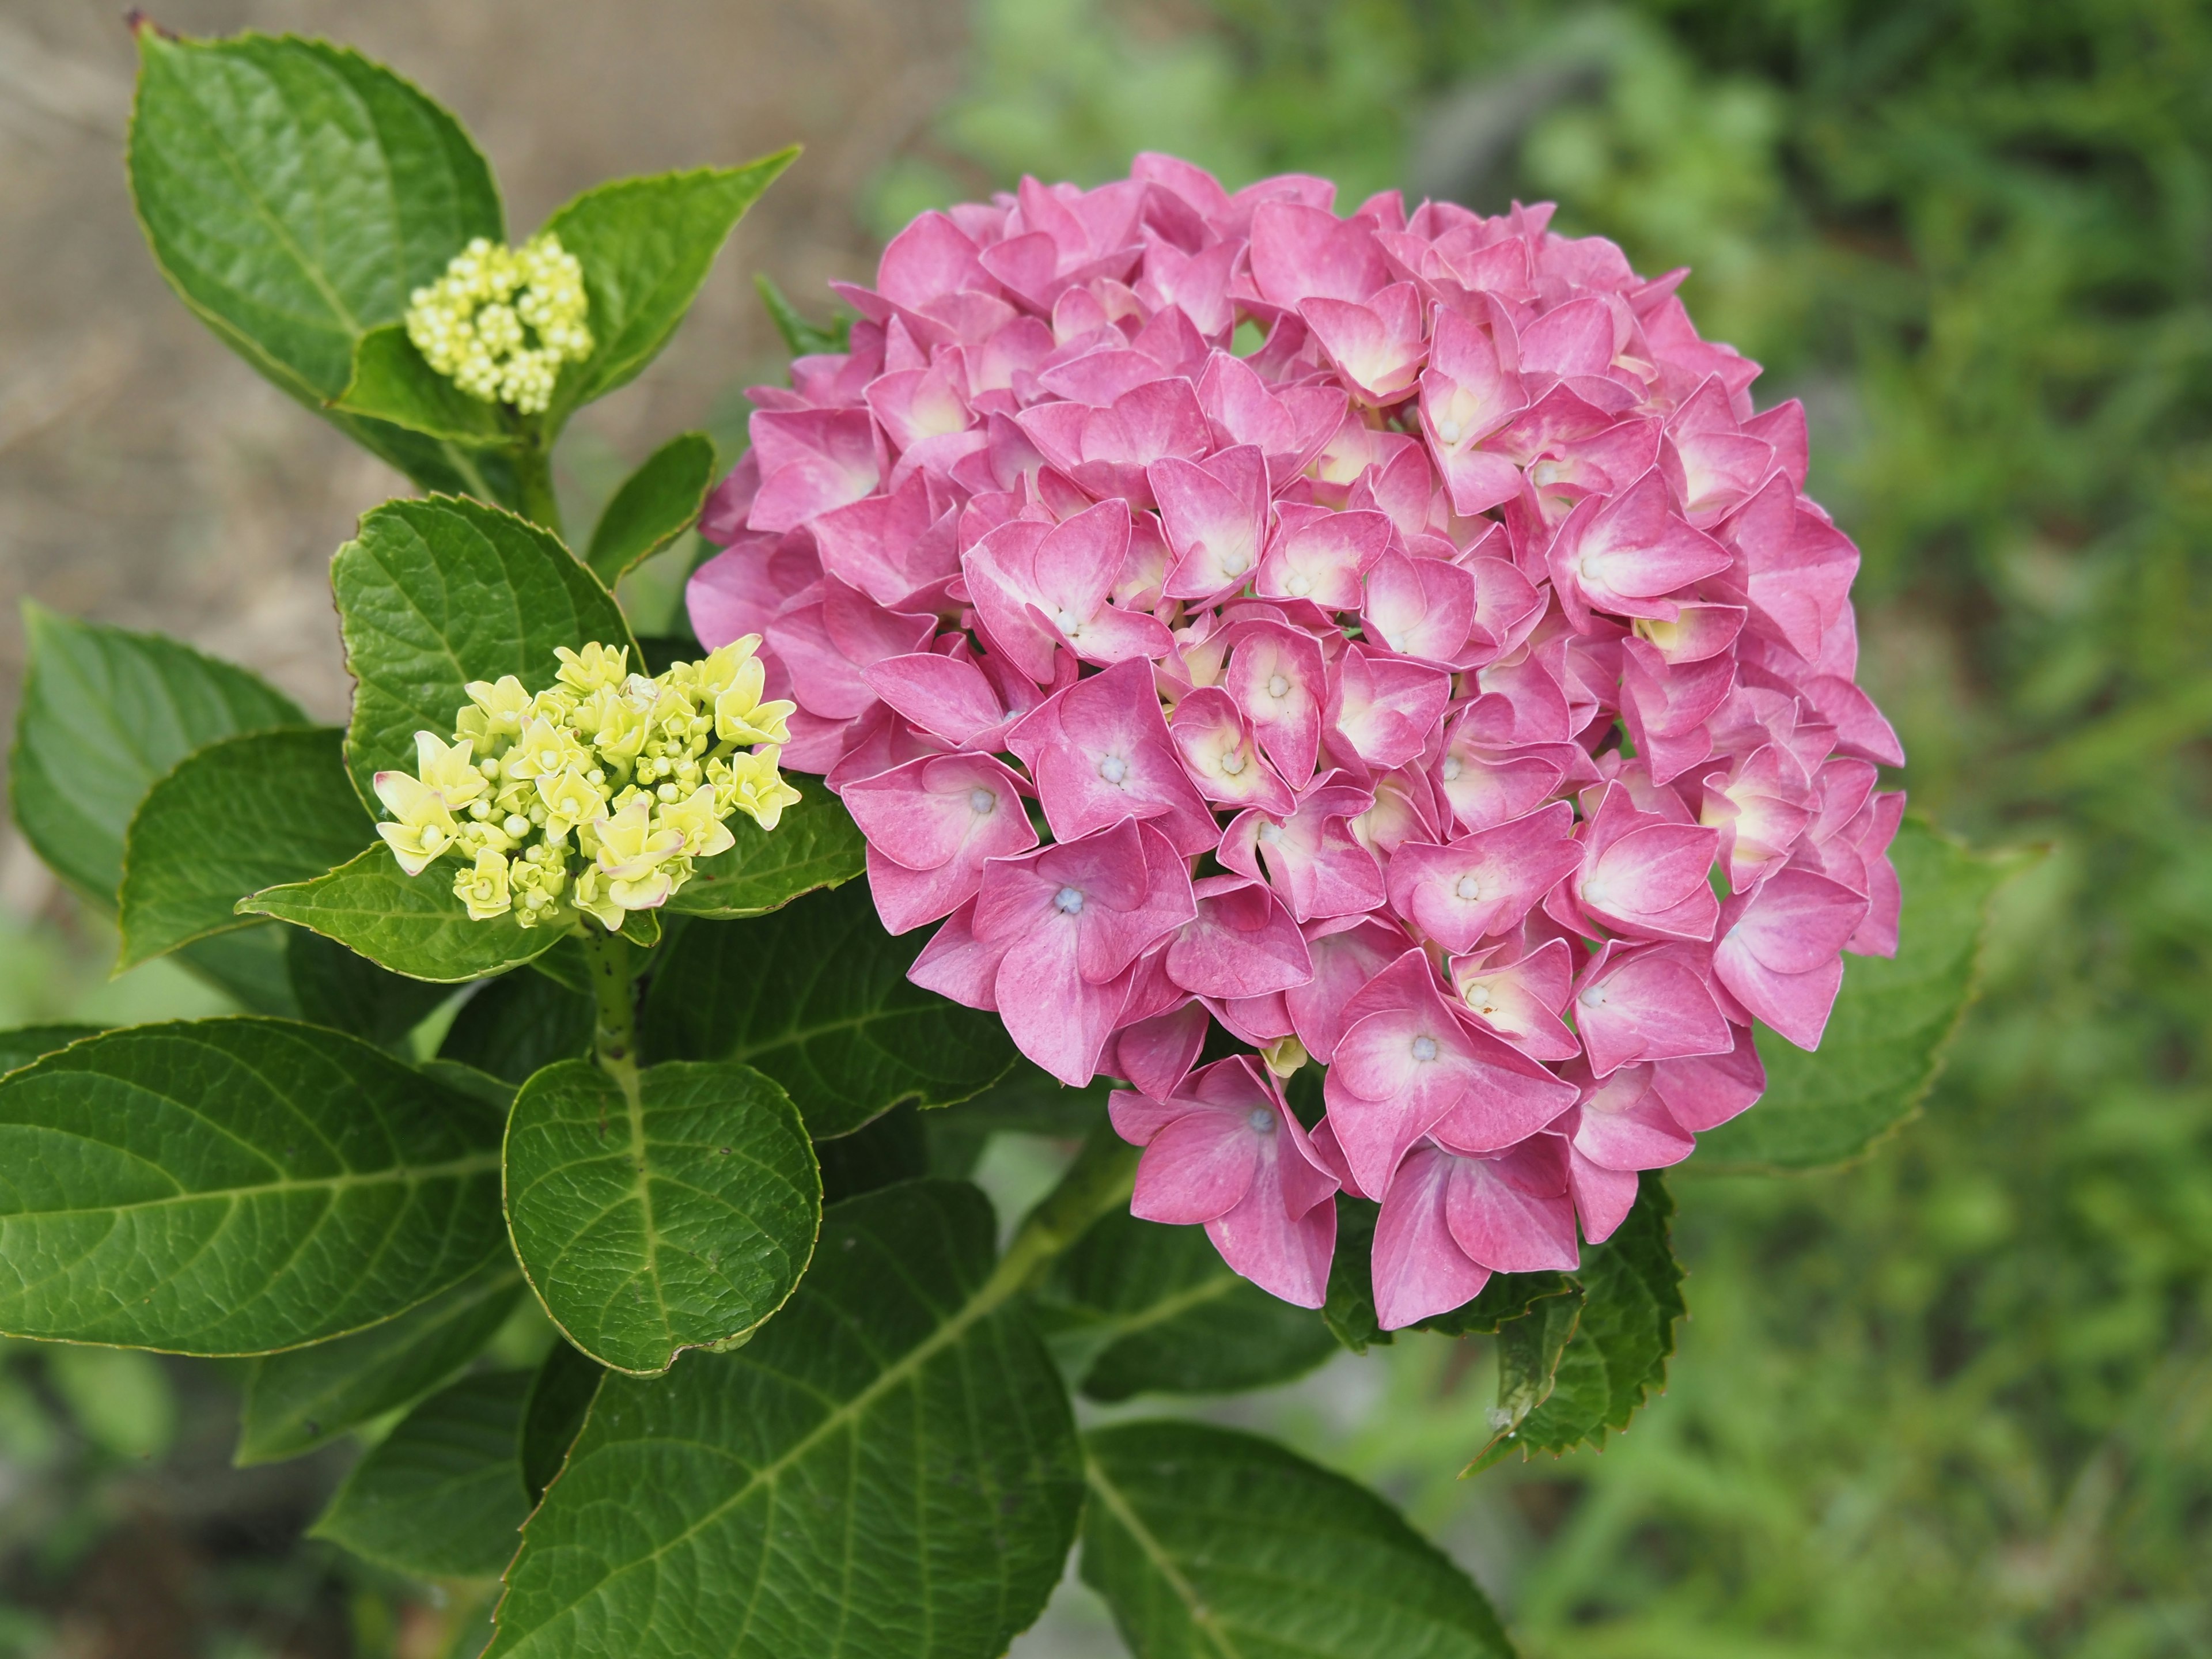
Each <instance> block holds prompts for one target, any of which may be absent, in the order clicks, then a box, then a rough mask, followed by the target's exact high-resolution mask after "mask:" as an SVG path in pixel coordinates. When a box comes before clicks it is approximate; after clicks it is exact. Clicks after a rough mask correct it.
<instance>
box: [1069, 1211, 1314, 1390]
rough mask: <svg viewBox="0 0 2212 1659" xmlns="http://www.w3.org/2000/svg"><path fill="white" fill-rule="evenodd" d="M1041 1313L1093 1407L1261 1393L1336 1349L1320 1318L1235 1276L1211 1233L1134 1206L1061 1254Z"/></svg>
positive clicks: (1106, 1218)
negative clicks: (1153, 1398)
mask: <svg viewBox="0 0 2212 1659" xmlns="http://www.w3.org/2000/svg"><path fill="white" fill-rule="evenodd" d="M1040 1314H1041V1317H1042V1318H1044V1319H1045V1320H1047V1321H1048V1322H1047V1325H1046V1328H1047V1330H1048V1332H1050V1334H1051V1341H1052V1346H1053V1347H1054V1351H1055V1352H1058V1353H1060V1354H1061V1355H1063V1356H1064V1363H1066V1362H1067V1361H1069V1360H1072V1361H1073V1364H1074V1365H1075V1366H1076V1367H1078V1368H1079V1370H1078V1374H1079V1376H1081V1379H1082V1383H1081V1386H1082V1389H1083V1392H1084V1393H1085V1394H1086V1395H1090V1396H1091V1398H1092V1399H1093V1400H1105V1401H1115V1400H1127V1399H1128V1398H1129V1397H1130V1396H1131V1395H1138V1394H1145V1393H1152V1392H1158V1393H1167V1394H1228V1393H1233V1392H1235V1391H1236V1390H1238V1389H1256V1388H1262V1387H1265V1386H1266V1385H1267V1384H1268V1383H1283V1382H1287V1381H1289V1380H1290V1379H1291V1377H1294V1376H1303V1375H1304V1373H1306V1372H1307V1371H1310V1370H1312V1369H1313V1368H1314V1367H1315V1366H1316V1365H1318V1364H1321V1363H1322V1360H1324V1359H1327V1358H1329V1356H1331V1355H1332V1354H1334V1352H1336V1340H1335V1339H1334V1337H1333V1336H1331V1335H1330V1334H1329V1330H1328V1326H1326V1325H1324V1324H1323V1323H1322V1321H1321V1319H1320V1316H1318V1315H1316V1314H1315V1313H1314V1312H1312V1311H1311V1310H1309V1309H1305V1308H1294V1307H1292V1306H1291V1304H1289V1303H1287V1302H1283V1301H1279V1300H1278V1299H1277V1298H1276V1297H1272V1296H1270V1295H1268V1294H1267V1291H1263V1290H1261V1288H1260V1287H1259V1286H1258V1285H1255V1284H1253V1283H1252V1282H1251V1281H1250V1280H1249V1279H1242V1278H1239V1277H1238V1276H1237V1274H1236V1273H1232V1272H1231V1271H1230V1268H1229V1264H1228V1263H1226V1262H1225V1261H1223V1260H1222V1259H1221V1254H1220V1252H1219V1251H1218V1250H1216V1249H1214V1248H1213V1244H1212V1241H1211V1240H1210V1239H1208V1238H1207V1237H1206V1230H1205V1229H1204V1228H1202V1227H1167V1226H1162V1225H1159V1224H1158V1223H1156V1222H1151V1221H1139V1219H1137V1218H1136V1217H1134V1216H1133V1215H1131V1214H1129V1213H1128V1212H1127V1211H1126V1210H1115V1211H1113V1212H1109V1214H1107V1215H1106V1216H1104V1217H1103V1218H1101V1219H1100V1220H1098V1221H1097V1222H1096V1223H1094V1224H1093V1225H1092V1226H1091V1231H1089V1232H1087V1233H1085V1235H1084V1236H1083V1237H1082V1238H1081V1239H1080V1240H1079V1241H1078V1242H1077V1243H1076V1245H1075V1247H1074V1248H1073V1249H1071V1250H1070V1251H1069V1252H1068V1253H1067V1254H1066V1255H1064V1256H1062V1257H1061V1258H1060V1261H1059V1263H1058V1265H1057V1266H1056V1267H1055V1268H1054V1273H1053V1277H1052V1280H1051V1284H1050V1286H1049V1288H1048V1291H1047V1300H1046V1302H1045V1304H1044V1305H1043V1308H1042V1310H1040Z"/></svg>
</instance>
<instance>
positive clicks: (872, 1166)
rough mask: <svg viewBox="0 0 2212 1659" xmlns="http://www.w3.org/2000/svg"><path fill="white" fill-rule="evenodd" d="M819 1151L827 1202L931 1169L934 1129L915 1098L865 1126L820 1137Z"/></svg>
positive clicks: (914, 1178)
mask: <svg viewBox="0 0 2212 1659" xmlns="http://www.w3.org/2000/svg"><path fill="white" fill-rule="evenodd" d="M814 1156H815V1158H816V1159H817V1161H818V1162H819V1163H820V1164H821V1165H822V1201H823V1203H824V1204H836V1203H838V1202H840V1201H842V1200H845V1199H848V1198H858V1197H859V1196H860V1194H862V1193H872V1192H874V1191H876V1190H877V1189H878V1188H882V1187H892V1186H896V1185H897V1184H898V1183H899V1182H902V1181H919V1180H920V1179H921V1177H922V1176H926V1175H927V1174H929V1173H930V1156H929V1130H928V1128H927V1126H926V1125H925V1124H924V1123H923V1121H922V1116H921V1110H920V1109H919V1108H917V1107H916V1106H915V1105H914V1104H913V1103H911V1102H909V1103H908V1104H906V1105H903V1106H894V1107H892V1108H891V1109H890V1111H888V1112H885V1113H884V1115H882V1116H881V1117H879V1118H878V1119H877V1120H876V1121H874V1122H872V1123H871V1124H869V1125H868V1126H867V1127H866V1128H864V1129H855V1130H854V1132H853V1133H851V1134H848V1135H839V1136H837V1137H836V1139H832V1140H822V1141H817V1142H816V1143H815V1146H814Z"/></svg>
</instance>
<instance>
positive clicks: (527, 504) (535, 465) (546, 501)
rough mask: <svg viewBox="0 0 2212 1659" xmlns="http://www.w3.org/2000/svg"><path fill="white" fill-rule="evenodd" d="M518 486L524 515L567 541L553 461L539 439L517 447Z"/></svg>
mask: <svg viewBox="0 0 2212 1659" xmlns="http://www.w3.org/2000/svg"><path fill="white" fill-rule="evenodd" d="M513 453H514V484H515V489H516V490H517V491H518V492H519V493H520V499H521V501H522V516H523V517H524V518H526V519H528V520H531V522H532V523H533V524H541V525H544V526H545V528H546V529H548V530H550V531H551V532H553V533H554V534H555V535H556V536H558V537H560V538H562V540H563V541H566V540H567V539H568V532H566V531H564V530H563V529H562V527H561V503H560V501H559V500H558V499H557V498H556V496H555V495H554V494H553V458H552V456H551V454H550V453H548V452H547V451H546V450H545V448H544V447H543V446H542V445H540V444H539V443H538V442H537V441H536V440H534V439H532V440H526V441H524V442H522V443H520V444H517V445H516V446H515V447H514V451H513Z"/></svg>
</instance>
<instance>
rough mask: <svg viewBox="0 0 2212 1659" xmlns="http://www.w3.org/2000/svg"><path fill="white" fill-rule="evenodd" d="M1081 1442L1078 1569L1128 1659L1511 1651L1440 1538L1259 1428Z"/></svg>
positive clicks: (1138, 1429) (1493, 1655) (1474, 1656)
mask: <svg viewBox="0 0 2212 1659" xmlns="http://www.w3.org/2000/svg"><path fill="white" fill-rule="evenodd" d="M1084 1451H1085V1474H1086V1476H1087V1478H1088V1480H1089V1484H1090V1488H1091V1501H1090V1502H1089V1504H1086V1505H1085V1509H1084V1515H1083V1567H1082V1571H1083V1582H1084V1583H1086V1584H1089V1585H1090V1586H1091V1588H1092V1589H1096V1590H1097V1591H1098V1592H1099V1594H1100V1595H1103V1596H1104V1597H1105V1598H1106V1601H1107V1603H1108V1605H1109V1606H1110V1607H1112V1608H1113V1610H1114V1622H1115V1625H1117V1626H1119V1627H1120V1629H1121V1638H1122V1639H1123V1640H1124V1641H1125V1642H1127V1644H1129V1650H1130V1651H1131V1652H1132V1653H1134V1654H1136V1655H1137V1656H1138V1659H1262V1656H1267V1659H1274V1656H1281V1659H1291V1656H1293V1655H1296V1656H1299V1659H1511V1655H1512V1652H1513V1649H1512V1646H1511V1644H1509V1643H1508V1642H1507V1641H1506V1639H1505V1632H1504V1631H1503V1630H1502V1629H1501V1628H1499V1626H1498V1615H1497V1614H1496V1613H1493V1612H1492V1610H1491V1607H1490V1603H1489V1601H1488V1600H1487V1599H1486V1598H1485V1596H1484V1595H1483V1594H1482V1591H1481V1590H1480V1589H1478V1588H1477V1587H1476V1585H1475V1583H1474V1580H1473V1579H1471V1578H1469V1577H1468V1576H1467V1574H1466V1573H1464V1572H1463V1571H1461V1570H1460V1569H1459V1568H1458V1567H1457V1566H1455V1565H1453V1563H1452V1562H1451V1561H1450V1560H1449V1559H1448V1558H1447V1557H1446V1556H1445V1555H1444V1553H1443V1552H1442V1551H1441V1550H1439V1549H1437V1547H1436V1546H1435V1545H1433V1544H1431V1543H1430V1542H1429V1541H1428V1540H1426V1539H1425V1538H1423V1537H1422V1536H1421V1535H1420V1534H1419V1533H1417V1532H1415V1531H1414V1530H1413V1528H1411V1527H1409V1526H1407V1524H1406V1522H1405V1519H1404V1517H1402V1516H1400V1515H1399V1513H1398V1512H1397V1510H1394V1509H1392V1508H1391V1507H1390V1506H1389V1504H1386V1503H1384V1502H1383V1500H1382V1499H1381V1498H1378V1497H1376V1495H1375V1494H1374V1493H1373V1492H1370V1491H1368V1490H1367V1489H1366V1488H1365V1487H1364V1486H1359V1485H1358V1484H1357V1483H1356V1482H1353V1481H1351V1480H1346V1479H1345V1478H1344V1476H1342V1475H1340V1474H1332V1473H1331V1472H1330V1471H1329V1470H1327V1469H1324V1468H1320V1467H1319V1466H1317V1465H1316V1464H1313V1463H1309V1462H1306V1460H1305V1459H1304V1458H1303V1457H1300V1456H1298V1455H1297V1454H1295V1453H1293V1452H1291V1451H1289V1450H1287V1449H1285V1448H1284V1447H1281V1446H1279V1445H1277V1444H1275V1443H1273V1441H1271V1440H1263V1439H1261V1437H1258V1436H1257V1435H1251V1434H1243V1433H1240V1432H1239V1431H1236V1430H1234V1429H1222V1428H1216V1427H1214V1426H1212V1425H1211V1424H1204V1423H1125V1424H1121V1425H1116V1426H1115V1427H1113V1428H1107V1429H1095V1430H1093V1431H1091V1433H1089V1434H1087V1435H1085V1437H1084Z"/></svg>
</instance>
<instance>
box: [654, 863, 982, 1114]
mask: <svg viewBox="0 0 2212 1659" xmlns="http://www.w3.org/2000/svg"><path fill="white" fill-rule="evenodd" d="M779 833H781V832H779ZM921 940H922V936H921V934H919V933H912V934H908V936H907V937H906V938H904V939H893V938H891V937H890V935H889V934H887V933H884V929H883V924H882V923H881V922H879V921H877V919H876V908H875V905H874V903H873V902H872V900H870V898H869V897H868V893H867V890H866V888H865V887H862V886H860V885H859V884H854V885H852V886H850V887H845V888H840V889H836V890H833V891H830V892H827V893H817V894H815V895H813V896H811V897H809V898H807V899H805V900H803V901H802V902H799V903H797V904H793V905H791V906H789V907H787V908H784V909H781V910H779V911H777V912H776V913H775V915H768V916H762V917H759V918H757V919H756V920H754V921H742V922H697V921H695V922H693V923H692V924H690V926H689V927H686V928H685V929H684V933H683V935H682V936H681V937H680V938H678V939H676V940H675V942H674V943H673V944H671V945H670V946H669V949H668V951H667V954H666V957H665V959H664V961H663V962H662V963H661V964H660V967H659V971H658V972H657V973H655V975H653V986H652V988H651V990H650V991H649V992H648V993H647V997H646V1003H645V1030H644V1037H643V1042H644V1045H645V1048H646V1051H647V1053H648V1054H653V1056H655V1057H656V1058H667V1059H683V1060H743V1061H744V1063H745V1064H747V1065H748V1066H758V1067H759V1068H760V1069H761V1070H762V1071H763V1072H766V1073H768V1074H769V1076H770V1077H772V1078H774V1079H775V1080H776V1081H777V1082H779V1083H781V1085H783V1086H784V1087H785V1088H786V1089H787V1090H788V1091H790V1094H791V1097H792V1098H793V1100H795V1101H797V1102H798V1103H799V1110H800V1111H801V1112H803V1113H805V1115H806V1127H807V1129H808V1131H809V1132H810V1133H812V1134H813V1135H814V1136H816V1137H817V1139H828V1138H829V1137H830V1136H832V1135H840V1134H846V1133H850V1132H851V1131H853V1130H854V1129H857V1128H859V1127H860V1126H861V1125H862V1124H863V1123H866V1121H868V1120H869V1119H870V1118H872V1117H874V1116H875V1115H877V1114H878V1113H879V1112H884V1111H888V1110H890V1108H892V1107H893V1106H896V1104H898V1103H899V1102H901V1101H902V1100H912V1101H915V1102H917V1103H920V1104H921V1105H924V1106H944V1105H949V1104H951V1103H953V1102H955V1101H960V1100H965V1099H967V1098H968V1097H969V1096H970V1095H973V1094H975V1093H977V1092H978V1091H981V1090H982V1089H985V1088H987V1087H988V1086H989V1085H991V1084H993V1083H994V1082H996V1081H997V1080H998V1079H999V1078H1000V1076H1001V1075H1002V1074H1004V1073H1005V1072H1006V1068H1007V1067H1008V1066H1011V1065H1012V1063H1013V1058H1014V1048H1013V1043H1012V1041H1011V1040H1010V1039H1009V1038H1008V1037H1007V1036H1006V1027H1005V1026H1004V1025H1002V1024H1000V1021H999V1017H998V1016H997V1015H996V1014H990V1013H982V1012H977V1011H976V1010H975V1009H972V1008H963V1007H960V1006H957V1004H954V1003H951V1002H947V1001H946V1000H945V999H944V998H943V997H940V996H939V995H938V994H936V993H934V992H933V991H925V990H923V989H921V987H919V986H915V985H912V984H909V983H908V981H907V977H906V970H907V969H908V967H909V966H910V965H911V964H912V963H913V962H914V959H915V955H916V954H917V953H918V952H919V951H921Z"/></svg>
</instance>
